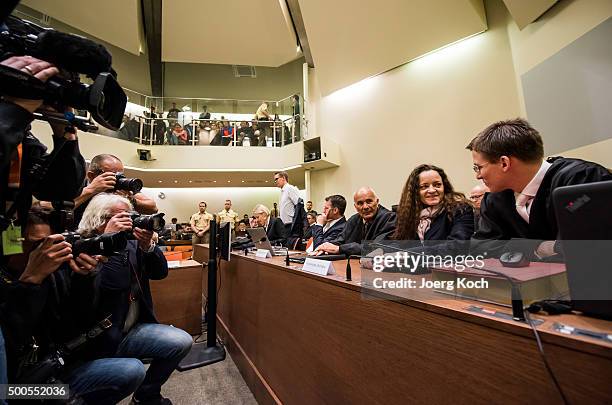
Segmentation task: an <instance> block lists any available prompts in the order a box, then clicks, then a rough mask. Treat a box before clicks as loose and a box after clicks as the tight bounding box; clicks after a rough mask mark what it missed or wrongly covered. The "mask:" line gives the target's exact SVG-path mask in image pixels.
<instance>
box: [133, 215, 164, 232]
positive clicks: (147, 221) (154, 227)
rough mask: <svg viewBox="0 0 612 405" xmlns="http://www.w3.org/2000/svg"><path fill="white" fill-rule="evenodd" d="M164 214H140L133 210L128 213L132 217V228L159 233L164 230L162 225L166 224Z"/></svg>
mask: <svg viewBox="0 0 612 405" xmlns="http://www.w3.org/2000/svg"><path fill="white" fill-rule="evenodd" d="M164 215H166V214H164V213H161V212H158V213H157V214H153V215H140V214H138V213H137V212H135V213H132V214H131V215H130V218H132V226H133V227H134V228H140V229H146V230H148V231H153V232H157V233H160V232H162V231H163V230H164V226H165V225H166V221H165V220H164Z"/></svg>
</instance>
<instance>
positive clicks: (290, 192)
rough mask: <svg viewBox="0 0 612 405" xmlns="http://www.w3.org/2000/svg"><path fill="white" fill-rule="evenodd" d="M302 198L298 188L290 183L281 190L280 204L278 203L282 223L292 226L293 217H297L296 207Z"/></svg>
mask: <svg viewBox="0 0 612 405" xmlns="http://www.w3.org/2000/svg"><path fill="white" fill-rule="evenodd" d="M299 198H300V192H299V190H298V188H297V187H296V186H293V185H291V184H289V183H287V184H285V185H284V186H283V188H281V197H280V202H279V203H278V212H279V216H280V219H281V221H283V223H284V224H290V223H292V222H293V216H294V215H295V205H296V204H297V203H298V199H299Z"/></svg>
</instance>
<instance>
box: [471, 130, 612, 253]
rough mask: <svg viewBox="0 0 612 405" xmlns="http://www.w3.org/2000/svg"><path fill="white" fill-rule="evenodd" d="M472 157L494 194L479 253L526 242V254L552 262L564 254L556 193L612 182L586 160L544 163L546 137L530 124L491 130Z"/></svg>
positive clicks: (476, 241) (483, 209)
mask: <svg viewBox="0 0 612 405" xmlns="http://www.w3.org/2000/svg"><path fill="white" fill-rule="evenodd" d="M467 149H469V150H471V151H472V160H473V162H474V172H475V173H476V178H477V179H479V180H482V181H483V182H484V184H485V185H486V186H487V187H489V189H490V190H491V192H490V193H487V194H485V196H484V198H483V200H482V202H481V205H480V218H481V219H480V223H479V229H478V231H477V232H476V234H475V235H474V238H473V246H474V247H475V250H476V251H486V252H488V253H489V254H490V255H491V254H493V255H499V254H501V253H504V251H505V250H506V251H507V249H508V247H507V246H506V244H505V243H502V244H500V243H494V241H492V240H509V239H513V238H523V239H526V241H525V243H524V244H521V246H523V248H522V249H521V250H523V251H524V252H525V253H528V254H529V255H530V256H532V257H535V258H540V259H543V258H546V257H550V256H554V255H556V254H558V253H559V247H558V244H557V243H555V242H556V240H557V239H558V236H557V234H558V226H557V222H556V219H555V213H554V205H553V201H552V191H553V190H554V189H556V188H557V187H563V186H569V185H575V184H583V183H593V182H598V181H606V180H612V175H611V174H610V171H609V170H608V169H606V168H604V167H602V166H600V165H598V164H596V163H593V162H587V161H584V160H580V159H570V158H563V157H551V158H548V159H546V160H544V144H543V142H542V137H541V136H540V134H539V133H538V131H536V130H535V129H534V128H533V127H532V126H531V125H530V124H529V123H528V122H527V121H525V120H523V119H513V120H508V121H501V122H496V123H494V124H491V125H490V126H488V127H487V128H486V129H484V130H483V131H482V132H481V133H480V134H478V136H476V137H475V138H474V139H472V141H471V142H470V144H469V145H468V146H467Z"/></svg>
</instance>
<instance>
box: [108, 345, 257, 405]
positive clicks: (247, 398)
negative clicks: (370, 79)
mask: <svg viewBox="0 0 612 405" xmlns="http://www.w3.org/2000/svg"><path fill="white" fill-rule="evenodd" d="M162 395H163V396H165V397H166V398H169V399H170V400H171V401H172V403H173V404H174V405H191V404H198V405H199V404H202V405H204V404H206V405H208V404H215V405H225V404H228V405H237V404H248V405H257V401H255V397H253V394H251V391H250V390H249V387H247V385H246V383H245V382H244V380H243V379H242V376H241V375H240V372H239V371H238V369H237V368H236V365H235V364H234V361H233V360H232V358H231V357H230V355H229V353H228V354H227V357H226V358H225V360H224V361H222V362H220V363H215V364H213V365H210V366H207V367H201V368H197V369H194V370H190V371H185V372H182V373H179V372H178V371H175V372H174V373H173V374H172V375H171V376H170V379H169V380H168V382H166V384H164V386H163V387H162ZM129 402H130V399H129V398H128V399H125V400H123V401H121V402H120V405H127V404H129Z"/></svg>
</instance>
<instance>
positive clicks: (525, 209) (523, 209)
mask: <svg viewBox="0 0 612 405" xmlns="http://www.w3.org/2000/svg"><path fill="white" fill-rule="evenodd" d="M531 200H533V196H530V195H527V194H519V195H518V196H517V197H516V211H517V212H518V213H519V215H520V216H521V218H523V219H524V220H525V222H527V223H529V204H530V203H531Z"/></svg>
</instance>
